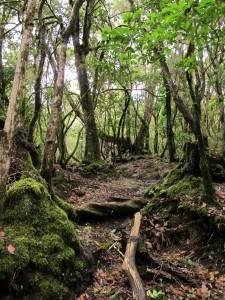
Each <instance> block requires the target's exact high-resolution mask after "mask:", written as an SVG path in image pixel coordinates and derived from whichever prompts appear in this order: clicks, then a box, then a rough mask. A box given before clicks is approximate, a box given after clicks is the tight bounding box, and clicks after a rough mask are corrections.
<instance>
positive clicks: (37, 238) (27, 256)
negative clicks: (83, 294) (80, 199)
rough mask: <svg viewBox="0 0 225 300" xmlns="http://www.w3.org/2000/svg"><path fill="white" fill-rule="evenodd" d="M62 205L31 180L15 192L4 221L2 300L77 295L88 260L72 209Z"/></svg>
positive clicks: (1, 233) (0, 256)
mask: <svg viewBox="0 0 225 300" xmlns="http://www.w3.org/2000/svg"><path fill="white" fill-rule="evenodd" d="M58 203H59V204H60V207H61V208H60V207H59V206H58V205H57V204H56V202H55V201H53V200H52V198H51V196H50V195H49V193H48V191H47V189H46V187H45V186H44V185H43V184H42V183H40V182H37V181H35V180H34V179H31V178H25V179H21V180H19V181H17V182H15V183H14V184H13V185H12V186H11V187H10V188H9V190H8V192H7V199H6V202H5V206H4V214H3V219H2V220H1V221H0V222H1V223H0V225H1V229H0V286H1V288H0V298H1V299H4V298H5V297H9V296H10V297H11V299H15V298H17V297H19V298H23V297H25V298H26V299H53V298H54V299H71V298H70V297H73V298H74V297H75V292H76V289H79V286H80V284H81V282H82V280H83V275H84V274H85V273H86V270H85V268H86V262H85V259H84V256H83V249H82V247H81V245H80V242H79V239H78V236H77V232H76V227H75V225H74V223H72V222H71V221H70V220H69V218H68V215H69V216H71V215H72V216H73V214H72V208H70V207H69V204H66V203H65V204H63V201H62V200H58ZM62 208H63V209H62ZM67 213H68V215H67ZM85 276H86V275H85ZM7 299H8V298H7Z"/></svg>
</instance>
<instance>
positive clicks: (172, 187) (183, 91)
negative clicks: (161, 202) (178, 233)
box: [0, 0, 225, 299]
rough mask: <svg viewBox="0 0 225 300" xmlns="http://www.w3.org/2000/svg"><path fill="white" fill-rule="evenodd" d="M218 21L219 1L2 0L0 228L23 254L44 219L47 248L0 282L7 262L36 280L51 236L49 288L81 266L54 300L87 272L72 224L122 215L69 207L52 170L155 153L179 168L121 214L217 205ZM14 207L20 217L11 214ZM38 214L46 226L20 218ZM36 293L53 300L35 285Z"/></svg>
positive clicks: (223, 26)
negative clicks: (171, 203)
mask: <svg viewBox="0 0 225 300" xmlns="http://www.w3.org/2000/svg"><path fill="white" fill-rule="evenodd" d="M224 16H225V3H224V1H222V0H178V1H171V0H170V1H169V0H157V1H149V0H126V1H125V0H124V1H122V0H112V1H109V0H69V1H67V0H61V1H58V0H37V1H36V0H26V1H14V0H2V1H1V3H0V209H1V212H0V215H1V223H0V225H1V226H0V227H2V228H5V227H7V228H10V230H9V232H8V234H9V236H10V238H11V239H14V240H15V245H16V243H17V242H18V239H20V238H18V236H16V235H15V232H14V230H15V228H14V227H15V224H19V225H18V226H19V228H20V230H19V233H18V235H19V237H21V238H22V237H24V236H25V237H26V238H25V240H23V241H22V244H20V242H18V243H19V244H18V245H19V246H18V248H19V249H20V250H19V251H21V253H22V252H23V249H25V250H26V251H28V248H32V249H35V245H36V242H37V240H38V238H39V234H40V232H39V231H38V230H37V226H39V225H40V228H42V227H43V229H42V230H43V232H44V234H45V236H44V237H43V243H46V248H45V247H44V248H43V249H45V250H43V249H42V250H40V251H46V253H45V258H43V259H45V263H44V262H43V261H44V260H42V261H40V259H39V258H38V256H37V257H36V261H33V260H32V258H31V256H30V255H28V254H27V256H26V257H24V258H23V264H22V266H21V265H20V262H18V261H17V257H16V259H15V262H12V261H11V260H10V259H11V257H10V259H9V261H8V262H4V263H5V264H6V265H7V264H9V265H10V268H9V269H10V271H9V272H8V271H7V270H6V269H7V268H6V267H5V272H6V273H7V272H8V273H7V274H6V273H4V275H2V273H1V271H0V281H1V280H3V281H4V282H8V283H9V282H10V278H11V276H12V274H13V273H14V272H16V269H15V266H17V267H16V268H21V269H23V270H24V268H26V267H27V265H28V264H34V265H35V268H36V269H35V272H36V271H37V270H38V272H36V273H35V274H36V275H35V276H36V277H35V278H36V279H35V280H36V282H38V284H39V287H40V286H42V283H43V282H42V280H44V279H43V273H41V272H42V271H43V270H42V268H43V269H44V270H45V268H47V265H48V264H47V261H48V259H49V255H50V254H51V251H52V249H50V245H49V244H50V243H51V242H50V240H51V239H52V241H53V243H55V244H56V248H57V247H58V248H57V249H58V250H57V251H59V252H60V253H59V254H58V258H57V259H58V264H57V265H52V266H50V269H48V268H47V269H48V272H49V273H48V276H49V277H48V280H49V282H51V284H50V283H49V285H51V289H50V290H51V291H53V290H54V285H52V281H51V278H53V277H54V282H55V285H56V286H58V288H59V285H58V283H59V282H61V279H60V276H61V275H60V272H61V269H62V268H65V265H66V266H67V265H70V264H71V261H72V260H73V259H76V260H77V261H79V268H78V271H77V273H76V274H75V273H73V275H71V278H70V279H68V278H66V276H67V275H68V274H67V275H65V278H64V279H63V283H62V282H61V283H60V284H61V285H60V288H59V290H58V292H59V294H60V295H61V296H60V297H62V298H57V297H58V296H57V295H59V294H57V295H56V296H55V297H56V298H57V299H64V298H63V297H67V296H66V295H68V294H67V293H68V291H69V290H70V285H68V280H71V282H72V281H73V282H80V281H82V278H81V277H82V275H81V273H82V272H84V269H85V262H84V261H85V257H84V256H83V255H82V247H81V245H80V242H79V238H78V237H77V234H76V228H75V227H76V226H74V225H73V223H71V222H74V221H75V222H79V221H78V220H81V219H83V218H85V217H87V216H90V215H91V216H92V217H93V215H94V216H95V217H96V216H99V217H100V218H101V217H103V216H104V217H107V216H108V211H109V210H110V211H111V210H112V211H113V213H112V212H111V213H110V214H111V215H117V214H118V215H121V214H123V212H124V211H126V212H127V210H126V209H124V207H123V208H122V210H121V207H120V208H118V205H117V204H116V205H115V206H114V207H113V209H112V207H111V206H110V208H109V206H108V205H106V206H105V207H104V211H103V212H102V209H100V208H99V207H97V208H96V205H94V204H93V205H92V204H91V205H92V206H90V207H88V208H90V210H85V211H84V210H82V209H80V210H79V208H78V210H77V211H76V207H75V208H74V207H72V206H71V204H68V203H67V202H64V200H61V199H60V198H59V194H60V193H59V194H58V193H57V191H56V190H57V183H56V182H57V180H58V179H59V178H58V177H57V176H58V173H60V172H61V174H64V175H61V176H62V177H63V176H65V174H67V173H64V172H67V171H68V172H69V171H71V172H73V171H74V172H77V170H79V172H80V168H81V169H82V170H83V171H82V172H86V173H85V174H86V175H87V174H89V175H90V174H92V175H93V174H98V172H100V173H101V172H102V171H103V170H108V171H107V172H111V171H112V169H113V168H114V167H115V168H117V165H118V164H121V163H128V164H129V162H130V161H131V160H136V159H137V158H138V157H139V158H141V157H142V158H143V159H146V158H147V159H150V158H152V159H159V161H160V160H161V161H166V162H167V163H169V165H170V168H171V166H176V168H175V169H174V170H172V171H171V173H169V175H168V176H167V177H166V176H164V177H165V178H161V179H164V181H163V182H161V183H159V184H158V185H157V186H154V187H153V188H152V186H150V189H149V190H148V191H147V192H146V195H147V196H146V197H147V198H148V199H152V200H151V201H150V200H149V201H150V202H149V201H144V202H141V204H140V202H138V204H137V203H134V201H133V202H132V201H131V202H132V203H131V202H129V205H128V206H127V207H128V210H129V213H128V214H130V213H133V212H136V211H138V210H140V208H142V207H144V206H145V205H146V204H147V208H146V210H147V211H148V213H149V211H150V210H151V209H152V207H153V206H154V205H155V203H156V200H157V199H161V198H162V197H164V198H166V199H170V200H171V199H172V198H174V197H175V196H176V195H177V193H178V194H180V193H181V194H182V195H183V194H185V195H186V194H190V193H191V197H195V196H196V195H197V196H196V199H197V198H198V199H200V200H199V205H202V202H201V201H203V203H207V205H215V203H216V201H217V200H216V199H217V192H218V190H217V185H216V183H221V182H224V180H225V159H224V156H225V107H224V98H225V19H224ZM159 164H161V162H159ZM140 165H141V163H140ZM143 169H144V167H143ZM110 170H111V171H110ZM149 172H150V173H151V171H149ZM82 174H83V173H82ZM163 174H164V173H163ZM86 175H85V176H86ZM89 175H87V176H89ZM165 175H166V173H165ZM96 176H97V175H96ZM193 178H194V179H193ZM64 179H65V178H64ZM145 187H146V188H147V187H148V184H146V186H145ZM200 187H201V188H200ZM17 189H18V195H17V194H16V192H15V190H17ZM71 189H72V188H71ZM67 192H68V191H67ZM192 192H193V193H192ZM194 193H195V194H194ZM42 194H43V196H42ZM81 194H82V193H81ZM199 195H200V196H199ZM60 196H61V194H60ZM62 197H63V198H66V196H65V195H64V194H63V196H62ZM34 199H35V200H34ZM114 200H115V199H114ZM132 200H134V199H132ZM34 201H37V203H39V204H37V203H36V202H35V203H34ZM114 202H115V201H114ZM153 204H154V205H153ZM20 205H21V207H23V206H25V208H24V209H25V212H26V214H25V215H26V217H24V219H23V220H22V219H21V218H19V217H18V216H16V215H15V214H14V212H15V211H16V210H17V209H19V210H20V209H21V207H20ZM152 205H153V206H152ZM182 205H183V204H182ZM36 210H37V214H38V216H40V218H43V222H46V223H42V224H39V223H38V220H36V219H35V220H36V221H35V220H33V221H32V222H31V223H30V224H28V223H29V222H28V223H27V221H26V219H29V218H28V217H27V216H32V213H33V212H34V211H36ZM51 210H52V213H51ZM93 210H97V212H96V211H95V212H93ZM90 211H91V212H90ZM51 214H52V215H51ZM79 214H80V215H79ZM10 216H13V217H12V220H10ZM77 216H79V217H80V219H79V217H77ZM51 220H53V221H54V222H56V227H54V228H53V229H52V227H51V226H50V225H49V222H51ZM57 220H62V223H63V226H65V232H66V235H68V237H65V236H63V230H64V229H62V228H61V227H60V224H58V223H59V222H58V221H57ZM220 221H221V219H220ZM14 222H15V224H14ZM57 222H58V223H57ZM43 224H46V227H45V226H44V225H43ZM61 225H62V224H61ZM58 226H59V227H58ZM46 228H47V229H46ZM48 228H49V230H50V231H52V232H53V235H54V236H53V237H50V236H49V234H50V232H49V231H48ZM2 230H3V229H2ZM3 231H4V230H3ZM3 231H2V232H3ZM52 232H51V233H52ZM29 235H31V236H32V239H31V240H32V245H29V246H28V240H27V236H29ZM4 236H5V233H4ZM0 242H2V240H1V228H0ZM2 243H3V242H2ZM4 243H5V240H4ZM29 243H30V242H29ZM2 245H3V244H1V243H0V251H1V249H3V248H4V247H3V246H2ZM15 245H14V246H15ZM14 246H13V247H14ZM1 247H3V248H1ZM74 247H75V249H76V250H74ZM46 249H47V250H46ZM71 249H72V250H71ZM25 250H24V251H25ZM27 253H28V252H27ZM1 259H2V258H1V254H0V265H1ZM14 263H15V266H14V267H13V264H14ZM42 263H43V265H42ZM2 264H3V262H2ZM41 265H42V266H41ZM43 266H44V267H43ZM73 267H74V268H75V267H76V266H74V265H73ZM54 268H55V269H54ZM40 269H41V270H42V271H40ZM56 269H57V270H56ZM63 270H64V269H63ZM39 271H40V272H39ZM64 271H65V270H64ZM28 281H29V280H28ZM71 282H70V284H71ZM29 284H30V285H31V286H32V288H33V287H34V286H35V284H36V283H35V284H34V282H33V281H32V280H30V281H29ZM42 287H43V286H42ZM6 289H7V288H6ZM15 290H17V291H16V292H18V293H20V291H19V290H18V287H17V288H16V289H15ZM38 293H40V294H41V295H42V297H43V299H50V298H48V297H49V296H48V295H49V294H48V293H47V292H46V291H44V289H43V288H40V289H39V290H38V292H37V295H39V294H38ZM153 298H154V297H153ZM38 299H41V298H38Z"/></svg>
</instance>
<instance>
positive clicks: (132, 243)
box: [122, 212, 146, 300]
mask: <svg viewBox="0 0 225 300" xmlns="http://www.w3.org/2000/svg"><path fill="white" fill-rule="evenodd" d="M140 226H141V213H140V212H137V213H136V214H135V215H134V225H133V227H132V229H131V233H130V237H129V240H128V243H127V247H126V252H125V257H124V261H123V265H122V269H123V270H124V272H125V273H126V274H127V277H128V279H129V282H130V285H131V288H132V291H133V299H135V300H145V299H146V297H145V290H144V287H143V284H142V280H141V277H140V275H139V273H138V270H137V268H136V264H135V254H136V250H137V245H138V240H139V237H140Z"/></svg>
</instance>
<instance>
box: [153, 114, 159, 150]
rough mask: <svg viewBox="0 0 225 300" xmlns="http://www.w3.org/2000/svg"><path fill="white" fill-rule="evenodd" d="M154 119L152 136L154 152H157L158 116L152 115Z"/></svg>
mask: <svg viewBox="0 0 225 300" xmlns="http://www.w3.org/2000/svg"><path fill="white" fill-rule="evenodd" d="M153 118H154V121H155V136H154V153H155V154H158V152H159V130H158V118H159V116H158V115H157V116H156V115H153Z"/></svg>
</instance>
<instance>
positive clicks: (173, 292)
mask: <svg viewBox="0 0 225 300" xmlns="http://www.w3.org/2000/svg"><path fill="white" fill-rule="evenodd" d="M173 167H174V166H171V165H169V164H167V163H165V162H163V161H161V160H158V159H147V158H146V159H140V160H136V161H131V162H129V163H125V164H119V165H117V166H116V168H115V169H113V170H108V171H107V172H100V173H97V174H95V175H91V174H88V173H85V172H84V171H83V170H82V169H78V170H76V171H75V170H72V172H68V171H66V172H65V173H62V172H63V171H62V170H58V176H56V186H57V188H58V192H59V193H61V194H62V196H63V197H64V198H65V197H67V199H68V201H69V202H70V203H73V204H74V205H75V206H76V207H77V206H78V207H84V206H86V205H87V204H88V203H93V202H95V203H105V202H109V203H110V202H111V201H114V202H117V201H118V202H121V201H122V202H123V201H127V200H128V199H136V200H140V201H141V200H142V199H143V196H144V190H145V188H147V187H149V186H150V185H152V184H154V183H156V182H157V181H158V180H160V179H161V178H163V177H164V176H165V175H166V174H167V173H168V172H169V170H170V169H171V168H173ZM59 174H60V176H61V180H60V176H59ZM62 179H63V180H62ZM132 220H133V216H129V217H123V218H116V219H115V218H112V219H106V220H104V221H101V222H91V223H90V222H89V223H84V224H83V225H82V226H80V227H79V234H80V237H81V239H82V243H83V245H84V248H85V249H86V251H88V252H91V253H92V254H93V256H94V261H95V262H96V265H95V267H94V269H93V271H94V273H93V274H94V275H93V280H92V282H91V283H90V282H89V283H88V287H87V288H86V290H85V291H83V293H82V294H81V295H80V296H79V298H78V299H79V300H92V299H93V300H107V299H109V300H130V299H133V298H132V292H131V289H130V286H129V283H128V279H127V277H126V276H125V275H124V273H123V272H122V270H121V265H122V262H123V255H124V252H125V246H126V242H127V238H128V236H129V232H130V229H131V226H132ZM182 222H183V223H184V224H186V223H187V220H180V219H178V220H175V221H174V222H173V223H174V224H171V220H169V221H168V218H167V217H166V216H164V215H163V214H161V213H157V214H154V215H149V216H146V217H145V218H144V220H143V224H142V232H141V235H142V239H141V241H140V243H139V244H140V246H139V254H140V253H141V252H142V250H141V249H142V247H144V248H145V249H148V250H149V251H150V253H153V255H154V256H155V259H156V260H157V263H159V266H158V267H157V266H154V264H153V265H152V264H151V263H150V265H149V262H147V261H145V258H143V257H142V258H141V260H140V255H139V257H138V258H137V260H138V261H137V262H138V265H139V272H140V274H141V276H142V278H143V280H144V286H145V288H146V294H147V295H148V297H147V299H171V300H185V299H202V300H204V299H215V300H223V299H225V297H224V295H225V275H224V272H223V271H222V270H223V269H225V265H224V264H225V256H224V254H223V253H222V255H218V254H217V253H216V251H215V247H214V246H213V247H214V248H211V245H210V243H209V242H211V240H210V241H208V242H206V244H203V245H202V244H201V243H200V237H201V228H198V226H191V227H190V229H189V228H188V229H187V230H186V231H184V232H182V234H181V235H179V234H175V236H173V237H172V239H170V238H168V236H167V235H166V234H165V233H166V231H167V230H170V231H171V230H176V229H177V228H178V229H179V228H180V226H182ZM189 230H191V233H190V232H189ZM190 236H191V238H190ZM212 240H213V237H212ZM199 253H200V254H199ZM220 254H221V253H220ZM167 264H169V267H172V271H171V270H169V271H168V272H164V271H163V270H164V269H163V268H164V267H165V266H167ZM149 266H150V267H149ZM223 266H224V268H223ZM152 267H153V268H152ZM173 268H174V269H175V271H176V270H178V272H180V273H181V274H184V277H185V276H186V277H187V279H188V281H187V282H186V281H185V280H183V279H182V276H181V277H179V276H178V277H177V275H176V272H175V275H174V273H173ZM161 271H162V272H161ZM170 271H171V272H172V273H171V272H170ZM160 272H161V273H160ZM178 275H179V274H178ZM192 279H193V280H192Z"/></svg>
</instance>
